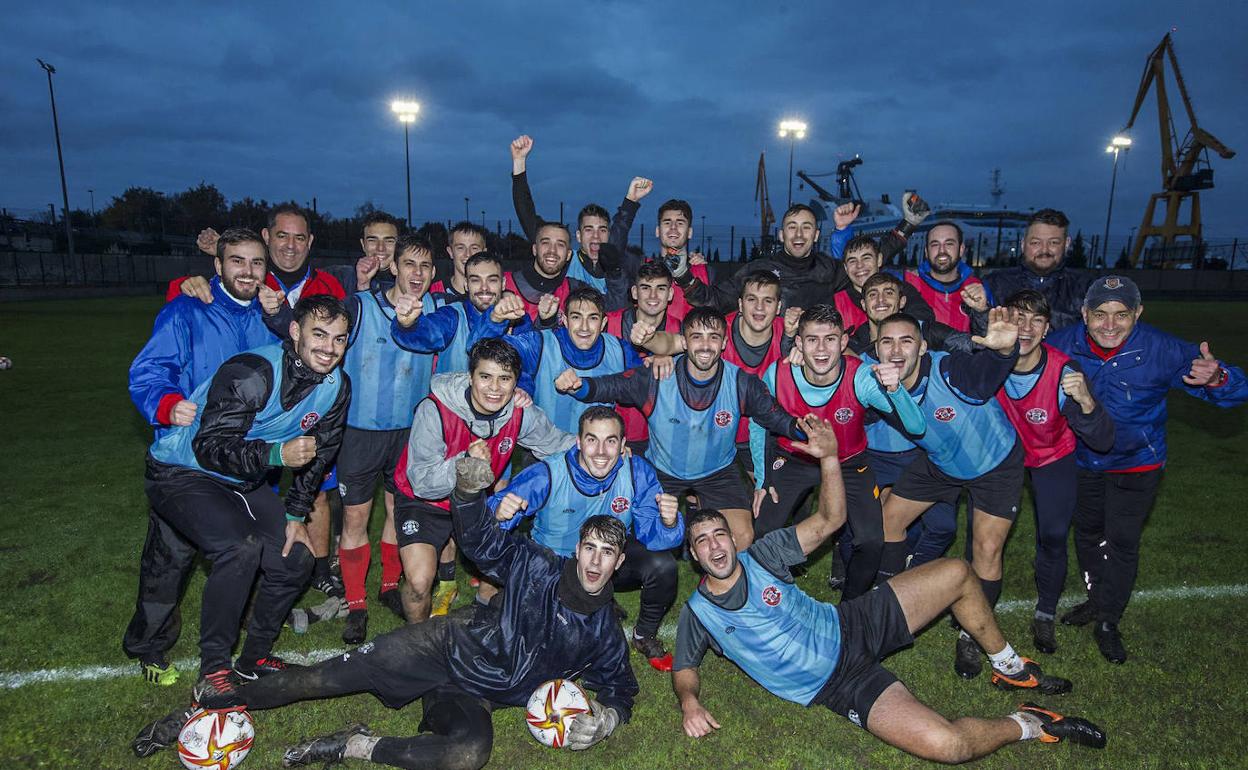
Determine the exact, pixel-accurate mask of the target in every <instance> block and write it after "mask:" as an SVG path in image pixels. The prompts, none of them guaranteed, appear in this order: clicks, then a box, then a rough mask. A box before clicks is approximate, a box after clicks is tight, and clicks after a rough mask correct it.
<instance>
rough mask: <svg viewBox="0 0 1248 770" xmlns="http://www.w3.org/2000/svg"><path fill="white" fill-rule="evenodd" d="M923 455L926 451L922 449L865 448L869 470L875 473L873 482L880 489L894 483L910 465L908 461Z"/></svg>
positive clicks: (920, 457)
mask: <svg viewBox="0 0 1248 770" xmlns="http://www.w3.org/2000/svg"><path fill="white" fill-rule="evenodd" d="M925 456H926V453H925V452H924V451H923V450H922V449H910V450H908V451H905V452H876V451H875V450H872V449H868V450H867V461H868V462H869V463H870V464H871V470H872V471H873V472H874V473H875V483H876V484H878V485H879V486H880V488H881V489H883V488H884V487H891V486H892V485H894V484H896V483H897V479H899V478H901V474H902V473H904V472H905V470H906V468H908V467H909V466H910V463H912V462H914V461H915V460H919V459H922V458H923V457H925Z"/></svg>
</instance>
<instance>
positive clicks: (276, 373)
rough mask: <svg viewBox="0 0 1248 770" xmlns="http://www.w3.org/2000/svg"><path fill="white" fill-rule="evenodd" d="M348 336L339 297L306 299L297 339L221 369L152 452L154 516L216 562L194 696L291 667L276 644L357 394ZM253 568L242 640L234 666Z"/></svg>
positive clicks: (304, 570) (301, 579) (304, 569)
mask: <svg viewBox="0 0 1248 770" xmlns="http://www.w3.org/2000/svg"><path fill="white" fill-rule="evenodd" d="M348 331H349V327H348V321H347V314H346V310H344V309H343V307H342V303H341V302H339V301H338V300H337V299H334V298H333V297H327V296H325V295H317V296H313V297H308V298H306V299H304V300H302V301H300V303H299V304H298V305H296V307H295V313H294V320H292V321H291V327H290V331H289V334H290V342H288V343H287V344H285V345H268V346H265V347H261V348H257V349H255V350H253V351H251V352H248V353H242V354H240V355H237V356H234V357H233V358H231V359H229V360H227V361H226V362H225V363H223V364H222V365H221V368H220V369H218V370H217V372H216V374H215V375H213V377H212V379H210V380H208V381H207V382H204V383H202V384H201V385H200V386H199V387H197V388H196V389H195V392H194V393H193V394H192V395H191V398H190V400H191V401H192V402H193V403H194V404H195V406H196V409H195V412H194V416H193V417H192V420H191V422H190V424H188V425H185V426H178V427H175V428H173V429H171V430H169V431H166V432H164V433H163V434H162V435H161V436H159V437H158V438H157V439H156V441H155V442H154V443H153V444H152V446H151V449H150V450H149V451H148V458H147V474H146V476H147V495H148V499H149V500H150V501H151V503H152V508H153V509H154V510H155V511H156V513H157V515H159V516H160V517H161V518H163V519H164V520H165V521H166V522H168V523H169V524H170V525H171V526H172V527H173V528H174V529H176V530H177V531H178V533H179V534H181V535H182V536H183V537H184V538H186V540H187V541H189V542H190V543H192V544H194V545H195V547H196V548H197V549H199V550H200V552H201V553H203V554H204V557H205V558H206V559H207V560H208V561H209V562H210V563H211V564H212V571H211V572H210V573H209V576H208V580H207V582H206V583H205V584H204V596H203V618H202V621H201V625H200V643H199V648H200V680H199V682H198V683H197V684H196V685H195V696H196V698H197V699H199V698H202V697H204V696H205V695H207V694H212V693H228V692H230V691H232V690H233V688H234V687H235V682H236V681H237V678H239V677H241V678H244V679H255V678H257V677H259V676H263V675H266V674H270V673H273V672H275V671H281V670H283V669H285V668H286V667H287V664H286V663H285V662H284V661H282V660H281V659H280V658H277V657H275V656H273V655H272V648H273V643H274V641H276V639H277V635H278V633H279V632H280V631H281V628H282V621H283V620H284V619H285V618H286V614H287V613H288V612H289V611H290V608H291V607H292V606H293V605H294V603H295V600H296V599H297V598H298V597H299V594H300V592H302V590H303V588H304V585H305V582H306V580H307V578H308V575H309V573H310V571H311V568H312V555H311V553H310V551H309V550H308V549H309V548H310V547H311V544H310V541H309V539H308V532H307V528H306V526H305V521H306V519H307V516H308V513H309V512H310V511H311V510H312V499H313V497H314V496H315V495H316V491H317V488H318V487H319V486H320V484H321V479H322V478H323V476H324V473H325V469H326V467H328V465H329V463H330V462H331V461H332V459H333V457H334V455H335V454H337V452H338V447H339V444H340V442H341V440H342V431H343V428H344V426H345V424H346V413H347V404H348V403H350V400H351V386H350V383H349V381H348V379H347V377H346V376H345V375H344V374H343V373H342V371H341V370H340V369H339V368H338V364H339V362H340V361H341V360H342V354H343V351H345V350H346V346H347V335H348ZM281 467H288V468H292V469H295V478H294V482H293V483H292V485H291V487H290V489H289V491H288V492H287V494H286V499H285V501H284V502H283V501H282V500H281V499H280V498H279V497H278V496H277V494H276V493H275V492H274V491H273V490H272V489H270V488H269V486H268V484H267V483H266V477H267V475H268V472H269V471H270V470H271V469H272V468H281ZM257 571H259V572H260V575H261V577H260V582H259V588H258V593H257V597H256V600H255V603H254V605H253V608H252V615H251V623H250V626H249V632H248V634H247V641H246V643H245V644H244V645H243V649H242V652H241V654H240V655H239V658H238V661H237V662H236V663H235V664H234V667H233V670H231V668H230V655H231V652H232V650H233V648H234V645H235V643H236V642H237V640H238V633H239V632H238V629H239V624H240V622H241V620H242V616H243V610H244V607H245V605H246V604H247V600H248V597H249V596H250V595H251V587H252V583H253V581H254V580H255V577H256V573H257Z"/></svg>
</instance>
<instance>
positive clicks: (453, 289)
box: [429, 222, 489, 354]
mask: <svg viewBox="0 0 1248 770" xmlns="http://www.w3.org/2000/svg"><path fill="white" fill-rule="evenodd" d="M488 235H489V232H488V231H487V230H486V229H485V228H484V227H482V226H481V225H478V224H474V223H472V222H460V223H459V224H457V225H455V226H454V227H452V228H451V232H450V243H448V244H447V246H446V255H447V256H448V257H450V258H451V277H450V279H449V280H445V281H444V280H442V279H441V278H439V279H438V280H436V281H434V282H433V285H432V286H430V287H429V291H430V293H432V294H434V295H435V296H438V297H439V301H441V302H448V303H449V302H454V301H455V300H460V299H465V298H466V297H467V296H468V294H469V289H468V274H467V266H468V260H469V259H471V258H472V256H473V255H474V254H479V253H481V252H483V251H485V250H486V236H488ZM465 354H467V351H466V350H465Z"/></svg>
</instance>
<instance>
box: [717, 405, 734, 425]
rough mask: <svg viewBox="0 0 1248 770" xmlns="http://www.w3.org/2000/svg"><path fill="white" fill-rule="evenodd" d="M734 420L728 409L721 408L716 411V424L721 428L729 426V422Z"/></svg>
mask: <svg viewBox="0 0 1248 770" xmlns="http://www.w3.org/2000/svg"><path fill="white" fill-rule="evenodd" d="M730 422H732V415H731V414H729V413H728V410H726V409H720V410H719V411H718V412H716V413H715V424H716V425H718V426H719V427H721V428H727V427H728V423H730Z"/></svg>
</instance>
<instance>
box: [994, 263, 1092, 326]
mask: <svg viewBox="0 0 1248 770" xmlns="http://www.w3.org/2000/svg"><path fill="white" fill-rule="evenodd" d="M1094 276H1095V274H1094V273H1091V272H1087V271H1084V270H1076V269H1074V268H1069V267H1066V266H1065V265H1059V266H1058V267H1057V269H1056V270H1053V271H1052V272H1050V273H1048V274H1047V275H1040V274H1039V273H1037V272H1035V271H1033V270H1032V269H1031V268H1029V267H1027V266H1026V265H1015V266H1014V267H1005V268H1002V269H1000V270H993V271H992V272H991V273H989V274H988V275H985V276H984V285H985V286H987V287H988V290H989V291H990V292H992V296H993V297H995V298H996V301H997V302H1005V301H1006V300H1007V299H1009V298H1010V295H1012V294H1014V293H1015V292H1019V291H1022V290H1023V289H1035V290H1036V291H1038V292H1040V293H1041V294H1043V295H1044V298H1045V300H1047V301H1048V303H1049V313H1050V316H1049V325H1050V326H1051V327H1052V328H1053V329H1065V328H1066V327H1067V326H1074V325H1075V324H1077V323H1079V321H1080V320H1081V319H1082V318H1083V314H1082V312H1081V311H1082V309H1083V295H1084V294H1086V293H1087V291H1088V284H1089V283H1091V282H1092V278H1093V277H1094Z"/></svg>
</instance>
